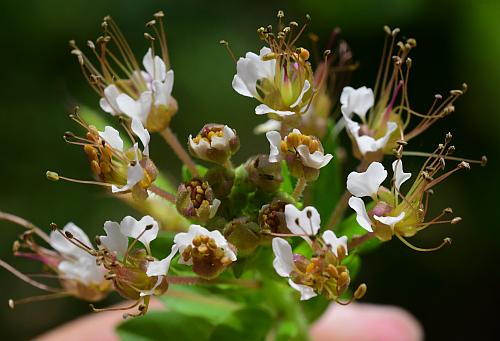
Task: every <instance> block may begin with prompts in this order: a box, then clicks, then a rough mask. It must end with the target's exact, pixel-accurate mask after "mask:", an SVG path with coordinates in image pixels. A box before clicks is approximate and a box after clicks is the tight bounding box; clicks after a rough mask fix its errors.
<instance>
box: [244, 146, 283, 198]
mask: <svg viewBox="0 0 500 341" xmlns="http://www.w3.org/2000/svg"><path fill="white" fill-rule="evenodd" d="M245 170H246V171H247V172H248V180H249V181H250V182H251V183H252V184H253V185H255V186H256V187H257V188H259V189H261V190H263V191H265V192H275V191H277V190H278V188H279V186H280V185H281V182H282V181H283V177H282V176H281V164H280V163H279V162H275V163H271V162H269V157H268V155H256V156H253V157H251V158H250V159H248V161H247V162H246V163H245Z"/></svg>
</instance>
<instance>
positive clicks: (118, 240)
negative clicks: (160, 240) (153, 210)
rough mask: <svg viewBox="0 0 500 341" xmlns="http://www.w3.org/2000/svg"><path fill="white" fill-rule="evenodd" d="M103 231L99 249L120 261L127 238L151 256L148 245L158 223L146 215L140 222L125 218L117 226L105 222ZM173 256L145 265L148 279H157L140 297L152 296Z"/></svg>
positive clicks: (157, 228) (154, 236) (126, 245)
mask: <svg viewBox="0 0 500 341" xmlns="http://www.w3.org/2000/svg"><path fill="white" fill-rule="evenodd" d="M104 230H105V231H106V236H100V237H99V240H100V242H101V247H105V248H106V249H107V250H108V251H110V252H113V253H114V254H115V255H116V256H117V257H118V259H121V258H123V257H124V256H125V253H126V252H127V249H128V247H129V242H128V241H129V238H132V239H137V240H138V241H139V242H141V243H142V244H143V245H144V247H145V248H146V251H147V252H148V254H151V250H150V243H151V242H152V241H153V240H155V239H156V237H157V236H158V231H159V226H158V222H157V221H156V220H154V219H153V218H152V217H151V216H148V215H147V216H144V217H142V218H141V220H137V219H135V218H134V217H131V216H127V217H125V218H123V219H122V221H121V222H120V223H119V224H118V223H117V222H114V221H106V222H105V223H104ZM172 251H174V247H172ZM174 256H175V253H174V252H172V253H171V254H170V255H169V256H167V257H165V258H164V259H162V260H153V261H149V262H148V263H147V268H146V275H147V276H148V277H155V276H157V277H158V279H157V281H156V283H155V285H154V286H153V287H152V288H151V289H150V290H143V291H141V293H140V296H141V297H144V296H150V295H153V294H154V292H155V289H156V288H157V287H158V286H159V285H160V284H161V283H162V281H163V277H164V276H166V275H167V273H168V270H169V268H170V263H171V261H172V258H173V257H174ZM94 263H95V260H94Z"/></svg>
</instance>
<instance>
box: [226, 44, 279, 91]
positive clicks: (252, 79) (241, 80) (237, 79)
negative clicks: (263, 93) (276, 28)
mask: <svg viewBox="0 0 500 341" xmlns="http://www.w3.org/2000/svg"><path fill="white" fill-rule="evenodd" d="M271 52H272V51H271V49H270V48H268V47H263V48H262V49H261V50H260V54H259V55H258V56H257V55H256V54H255V53H253V52H247V54H246V55H245V57H244V58H243V57H241V58H240V59H238V62H237V63H236V75H235V76H234V78H233V83H232V85H233V89H234V90H235V91H236V92H237V93H239V94H240V95H243V96H247V97H254V98H256V99H260V95H259V94H258V92H257V81H259V80H262V79H266V78H267V79H271V80H272V79H274V75H275V73H276V60H275V59H271V60H262V57H263V56H265V55H267V54H269V53H271Z"/></svg>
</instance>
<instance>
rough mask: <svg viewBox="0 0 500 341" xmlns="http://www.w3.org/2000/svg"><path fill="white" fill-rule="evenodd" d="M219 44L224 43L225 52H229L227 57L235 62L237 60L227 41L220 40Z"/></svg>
mask: <svg viewBox="0 0 500 341" xmlns="http://www.w3.org/2000/svg"><path fill="white" fill-rule="evenodd" d="M220 44H221V45H224V47H225V48H226V51H227V53H228V54H229V57H231V59H232V60H233V62H234V63H235V64H236V63H237V62H238V61H237V60H236V57H235V56H234V53H233V51H232V50H231V48H230V47H229V43H228V42H227V41H225V40H221V41H220Z"/></svg>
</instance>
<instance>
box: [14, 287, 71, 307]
mask: <svg viewBox="0 0 500 341" xmlns="http://www.w3.org/2000/svg"><path fill="white" fill-rule="evenodd" d="M68 296H71V294H70V293H69V292H67V291H65V292H58V293H54V294H47V295H39V296H31V297H26V298H22V299H19V300H12V299H10V300H9V307H10V308H11V309H14V308H15V307H16V306H18V305H20V304H26V303H31V302H40V301H48V300H53V299H57V298H62V297H68Z"/></svg>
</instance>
